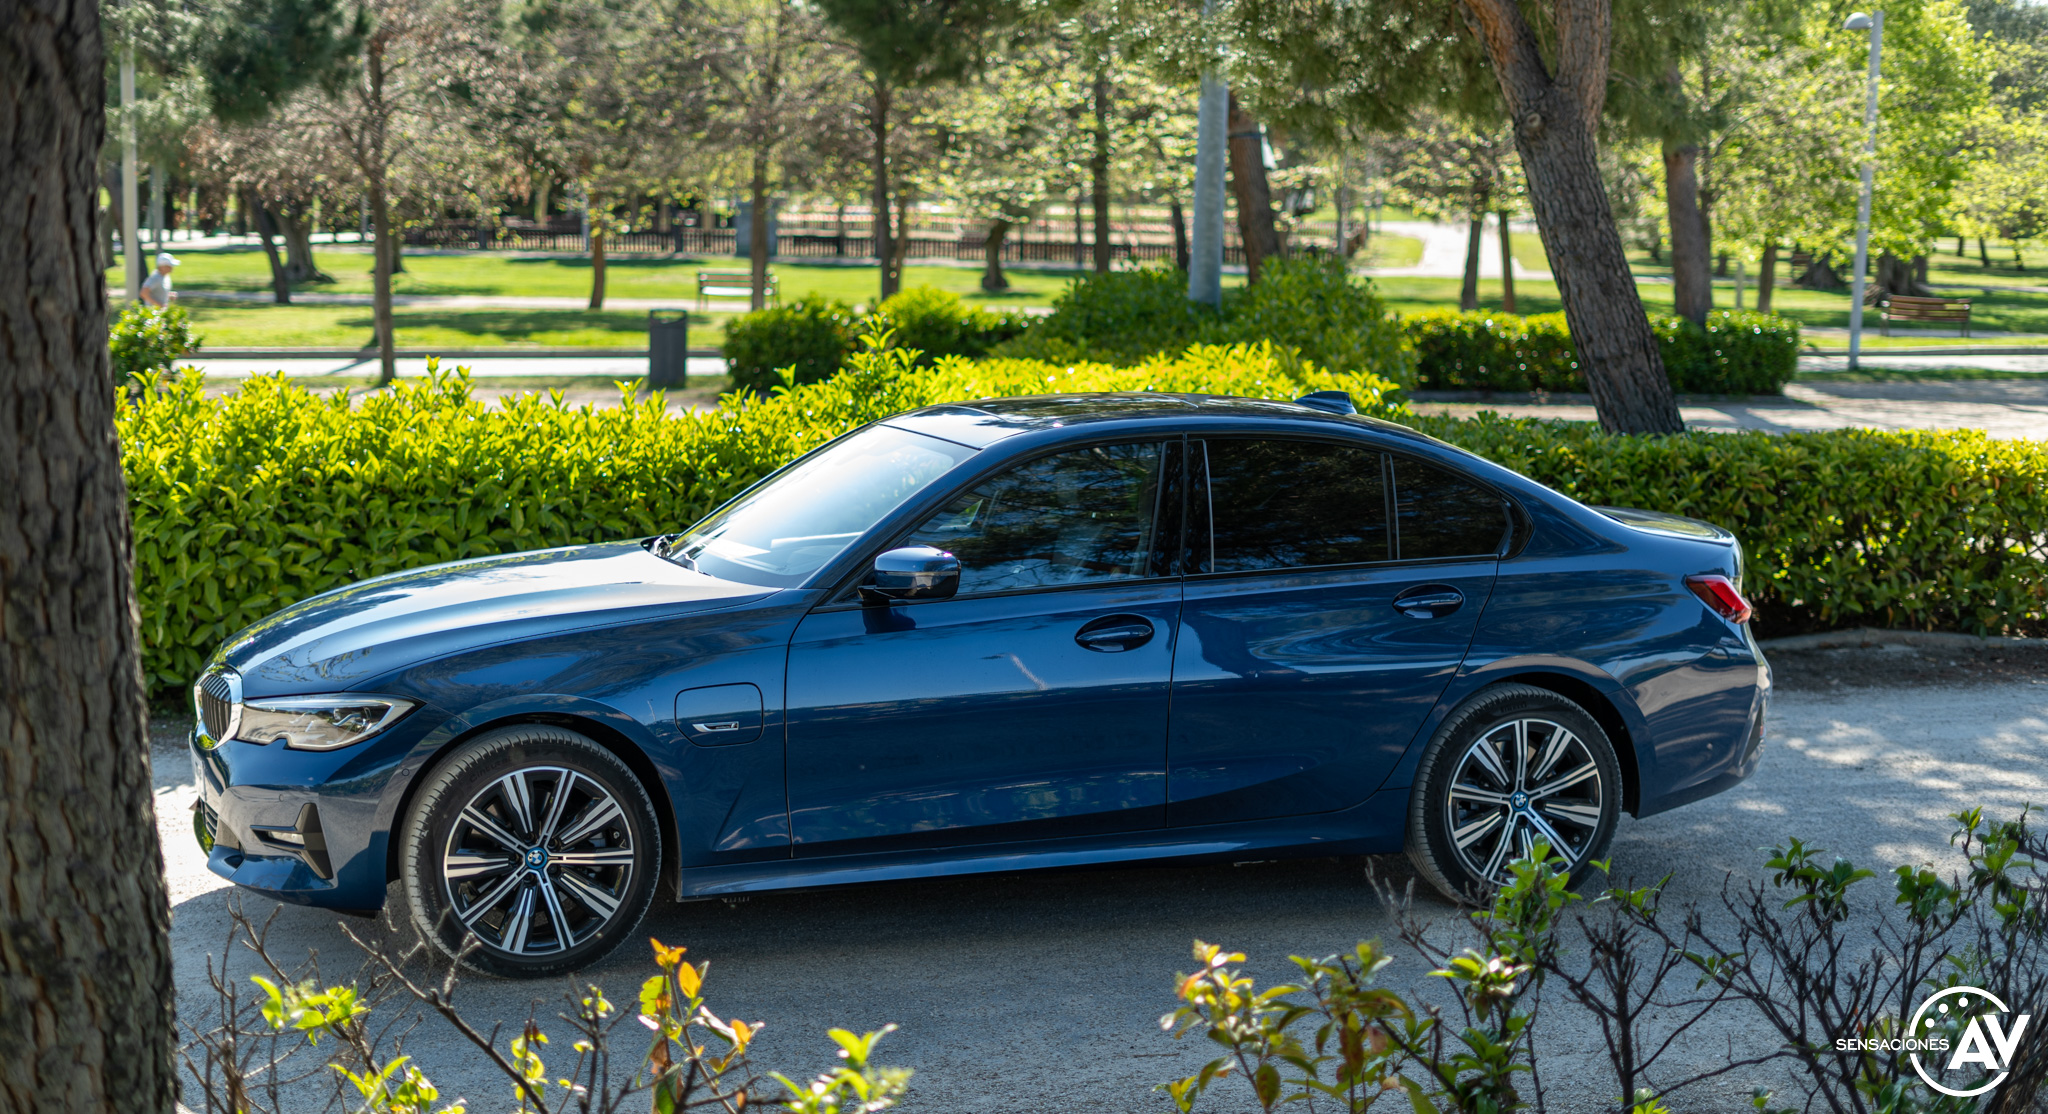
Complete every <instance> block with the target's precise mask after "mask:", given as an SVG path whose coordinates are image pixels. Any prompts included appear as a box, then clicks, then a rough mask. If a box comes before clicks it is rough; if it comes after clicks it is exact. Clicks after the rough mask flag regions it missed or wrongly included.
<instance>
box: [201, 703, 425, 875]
mask: <svg viewBox="0 0 2048 1114" xmlns="http://www.w3.org/2000/svg"><path fill="white" fill-rule="evenodd" d="M200 743H201V736H200V735H199V734H198V733H197V732H195V733H194V734H193V736H192V738H191V739H190V740H189V742H188V747H189V750H190V751H191V755H192V767H193V772H194V774H195V775H196V779H197V781H198V784H199V799H198V801H197V802H196V803H195V807H194V825H193V827H194V833H193V834H194V837H195V838H196V839H198V840H199V843H200V846H201V848H202V849H204V850H205V851H206V852H207V858H206V866H207V869H208V870H211V871H213V872H214V873H215V874H218V875H220V876H221V877H222V878H225V879H227V880H228V881H230V882H233V883H234V884H235V885H237V886H241V887H244V888H246V889H249V890H253V891H255V892H257V893H260V894H263V895H264V896H266V897H271V898H275V899H277V900H279V901H286V902H291V903H293V904H298V905H311V906H317V907H319V908H324V909H341V910H347V911H350V912H363V911H369V910H375V909H379V908H381V907H382V906H383V904H384V889H385V883H386V880H387V873H388V872H387V869H386V864H387V862H388V858H387V846H388V827H387V825H386V824H385V823H384V822H383V820H382V816H383V813H384V808H383V798H384V791H385V789H386V787H387V786H388V785H389V783H390V778H391V772H392V769H393V767H394V765H395V763H389V762H380V761H378V760H377V754H376V752H375V751H372V750H370V749H368V748H364V749H362V751H361V752H360V753H351V751H356V750H357V748H349V750H346V751H333V752H324V753H323V752H311V751H293V750H287V749H285V748H283V747H280V746H275V745H272V746H263V745H258V744H254V743H245V742H241V741H239V740H229V741H228V742H225V743H222V744H220V745H219V746H217V747H214V748H212V749H207V748H205V747H203V746H201V745H200ZM209 834H210V835H211V840H210V841H209V840H208V838H207V836H208V835H209ZM209 842H210V844H211V845H210V846H209Z"/></svg>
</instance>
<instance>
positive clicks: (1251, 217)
mask: <svg viewBox="0 0 2048 1114" xmlns="http://www.w3.org/2000/svg"><path fill="white" fill-rule="evenodd" d="M1229 119H1230V127H1229V132H1230V192H1231V194H1232V195H1233V196H1234V197H1236V199H1237V238H1238V240H1239V241H1241V242H1242V243H1243V244H1244V268H1245V282H1246V283H1254V282H1257V281H1259V269H1260V268H1261V267H1263V266H1265V263H1266V260H1268V259H1270V258H1274V257H1277V256H1278V255H1279V254H1280V233H1279V232H1278V231H1277V230H1276V229H1275V227H1274V224H1273V191H1272V189H1271V187H1270V186H1268V185H1267V182H1266V150H1265V144H1264V143H1262V142H1261V135H1262V133H1261V132H1260V131H1259V121H1258V118H1257V117H1255V116H1253V115H1252V114H1251V113H1250V112H1247V111H1246V110H1245V108H1244V106H1243V105H1241V104H1239V103H1238V100H1237V90H1235V89H1232V90H1231V91H1230V117H1229Z"/></svg>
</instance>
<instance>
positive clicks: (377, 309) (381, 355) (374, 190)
mask: <svg viewBox="0 0 2048 1114" xmlns="http://www.w3.org/2000/svg"><path fill="white" fill-rule="evenodd" d="M370 231H371V234H372V235H374V236H375V237H376V238H377V247H376V250H375V251H373V252H372V253H371V258H372V259H373V260H374V262H373V263H372V264H371V268H370V274H371V280H370V291H371V297H370V300H371V302H372V303H374V305H373V308H372V310H371V318H372V320H373V321H374V322H375V326H374V327H375V329H376V337H377V385H378V386H379V387H388V386H390V385H391V381H392V380H394V379H396V378H398V346H397V343H396V341H395V340H394V339H393V337H392V322H391V256H392V254H393V252H392V248H393V245H392V243H391V240H392V236H391V204H390V202H389V201H388V200H387V199H386V198H385V196H384V176H383V175H382V174H381V173H380V174H376V175H373V176H372V177H371V178H370Z"/></svg>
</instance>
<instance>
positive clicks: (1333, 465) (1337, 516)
mask: <svg viewBox="0 0 2048 1114" xmlns="http://www.w3.org/2000/svg"><path fill="white" fill-rule="evenodd" d="M1204 446H1205V450H1206V455H1207V457H1208V461H1209V483H1208V492H1207V506H1208V512H1209V523H1210V532H1209V538H1210V546H1211V549H1212V554H1213V555H1212V556H1211V558H1210V560H1209V562H1208V567H1207V569H1206V571H1209V572H1251V571H1256V570H1262V569H1291V568H1310V567H1314V566H1317V565H1349V564H1358V563H1362V562H1368V561H1386V560H1390V559H1391V558H1392V552H1391V543H1390V541H1389V538H1388V536H1387V494H1386V478H1385V475H1384V471H1383V466H1382V464H1381V454H1379V453H1378V452H1376V451H1374V450H1371V449H1364V448H1357V447H1354V446H1350V445H1333V444H1329V443H1327V442H1322V441H1283V440H1273V441H1254V440H1235V439H1228V440H1225V439H1219V440H1214V441H1208V442H1205V443H1204ZM1198 556H1199V555H1198Z"/></svg>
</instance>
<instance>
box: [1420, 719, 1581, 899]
mask: <svg viewBox="0 0 2048 1114" xmlns="http://www.w3.org/2000/svg"><path fill="white" fill-rule="evenodd" d="M1621 792H1622V784H1621V767H1620V765H1619V763H1618V762H1616V760H1615V756H1614V746H1613V744H1612V743H1610V742H1609V741H1608V739H1607V733H1606V732H1605V731H1603V730H1601V729H1600V725H1599V723H1598V722H1596V721H1595V720H1594V719H1593V717H1592V716H1591V715H1588V714H1587V712H1586V710H1585V709H1584V708H1581V707H1580V706H1579V705H1577V704H1575V703H1573V702H1572V701H1570V700H1567V699H1565V698H1564V697H1562V696H1559V695H1558V694H1556V693H1554V692H1550V691H1548V690H1546V689H1539V688H1535V687H1533V686H1530V685H1512V684H1509V685H1495V686H1492V687H1490V688H1487V689H1484V690H1481V691H1480V692H1479V693H1477V694H1476V695H1474V696H1473V697H1472V698H1471V699H1470V700H1467V701H1466V702H1465V703H1464V704H1462V705H1460V706H1459V707H1458V709H1457V710H1456V711H1454V712H1452V713H1451V715H1450V716H1449V718H1447V719H1446V720H1445V721H1444V723H1443V726H1442V727H1440V728H1438V730H1437V733H1436V735H1435V737H1433V738H1432V739H1431V740H1430V743H1429V746H1428V748H1427V749H1426V750H1424V752H1423V755H1422V763H1421V766H1420V768H1419V769H1418V770H1417V773H1416V783H1415V789H1414V791H1413V794H1412V795H1411V797H1410V798H1409V808H1408V857H1409V859H1410V860H1411V861H1413V862H1414V864H1415V868H1416V870H1417V871H1419V872H1420V873H1421V874H1422V876H1423V878H1424V879H1426V880H1427V881H1428V882H1429V883H1430V884H1431V885H1433V886H1435V887H1436V888H1437V889H1438V890H1440V891H1442V892H1443V894H1444V895H1445V896H1447V897H1449V898H1451V899H1452V900H1454V901H1469V902H1481V901H1485V900H1487V898H1488V895H1489V894H1490V893H1491V892H1492V891H1493V890H1494V889H1495V888H1497V887H1499V886H1500V885H1502V884H1504V883H1506V882H1507V881H1508V880H1509V879H1510V878H1511V877H1512V872H1511V871H1510V870H1509V864H1510V863H1512V862H1514V861H1515V860H1516V859H1520V858H1525V857H1527V856H1528V855H1529V854H1531V852H1532V851H1533V850H1534V849H1535V846H1536V844H1538V843H1539V842H1540V843H1544V844H1547V845H1548V846H1549V847H1550V849H1551V851H1552V853H1553V854H1554V855H1555V857H1556V858H1557V859H1558V860H1559V861H1560V866H1561V868H1562V869H1563V870H1565V871H1567V872H1569V873H1571V874H1572V875H1573V876H1574V877H1576V876H1577V875H1579V874H1580V873H1582V872H1583V871H1584V869H1585V868H1586V866H1587V864H1589V863H1590V862H1592V861H1593V860H1594V859H1597V858H1599V857H1600V856H1601V855H1602V854H1604V853H1605V852H1606V850H1607V844H1608V842H1609V841H1610V840H1611V839H1612V838H1613V837H1614V827H1615V824H1616V822H1617V820H1618V819H1619V817H1620V813H1621Z"/></svg>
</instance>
